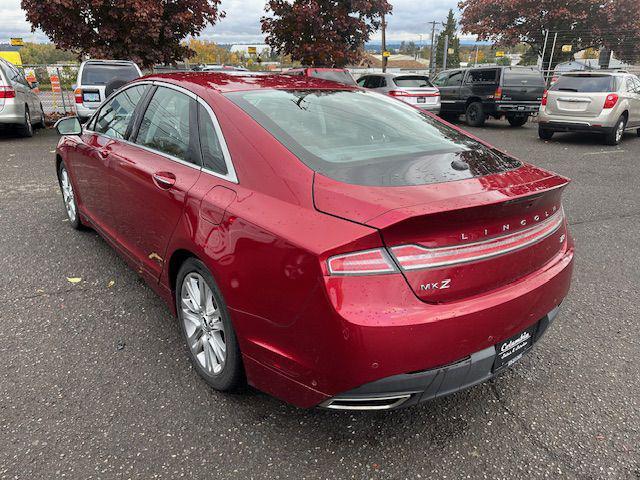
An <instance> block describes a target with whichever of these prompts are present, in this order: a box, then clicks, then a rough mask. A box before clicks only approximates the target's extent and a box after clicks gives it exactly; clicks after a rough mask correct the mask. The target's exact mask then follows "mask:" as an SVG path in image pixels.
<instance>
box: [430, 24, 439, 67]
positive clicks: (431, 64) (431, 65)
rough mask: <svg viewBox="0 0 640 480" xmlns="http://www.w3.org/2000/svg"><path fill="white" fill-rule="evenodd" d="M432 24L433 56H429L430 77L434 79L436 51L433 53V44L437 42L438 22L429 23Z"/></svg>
mask: <svg viewBox="0 0 640 480" xmlns="http://www.w3.org/2000/svg"><path fill="white" fill-rule="evenodd" d="M427 23H430V24H431V54H430V55H429V76H431V77H433V73H434V65H433V63H434V58H435V55H434V53H435V52H434V51H433V44H434V41H435V37H436V25H437V24H438V22H435V21H433V22H427Z"/></svg>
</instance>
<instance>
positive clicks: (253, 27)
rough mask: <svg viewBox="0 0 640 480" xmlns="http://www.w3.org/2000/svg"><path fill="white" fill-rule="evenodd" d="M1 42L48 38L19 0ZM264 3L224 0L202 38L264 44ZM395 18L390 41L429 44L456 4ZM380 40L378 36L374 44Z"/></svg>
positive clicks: (9, 0)
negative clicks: (220, 12)
mask: <svg viewBox="0 0 640 480" xmlns="http://www.w3.org/2000/svg"><path fill="white" fill-rule="evenodd" d="M1 3H2V6H0V18H2V23H1V24H0V41H2V40H5V41H6V40H8V39H9V38H10V37H23V38H24V39H25V40H27V41H38V42H45V41H47V37H46V36H45V35H44V34H43V33H42V32H39V31H37V32H36V33H35V34H34V33H31V26H30V25H29V23H28V22H27V21H26V19H25V16H24V12H23V11H22V10H21V9H20V0H1ZM265 3H266V2H265V0H222V5H221V6H222V10H224V11H225V12H226V14H227V15H226V17H225V18H223V19H222V20H221V21H220V22H218V23H217V24H216V25H215V26H213V27H211V26H209V27H207V28H205V29H204V30H203V32H202V34H201V38H204V39H207V40H214V41H216V42H218V43H243V42H262V41H263V39H264V36H263V35H262V32H261V31H260V17H262V15H264V6H265ZM392 3H393V15H391V16H389V17H388V20H387V38H388V39H389V41H394V40H414V41H417V40H418V38H419V36H420V35H422V36H423V41H424V42H425V43H427V42H428V41H429V38H430V35H431V26H430V25H429V24H428V23H427V22H430V21H431V20H435V21H438V22H442V21H444V20H445V19H446V17H447V13H448V11H449V9H450V8H452V9H453V10H454V11H455V12H457V0H430V1H429V2H428V5H427V3H426V2H416V1H415V0H393V2H392ZM379 39H380V32H377V33H376V34H375V35H374V36H373V37H372V40H373V41H376V40H379Z"/></svg>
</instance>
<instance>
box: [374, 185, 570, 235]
mask: <svg viewBox="0 0 640 480" xmlns="http://www.w3.org/2000/svg"><path fill="white" fill-rule="evenodd" d="M551 182H553V183H555V184H554V185H549V184H550V183H551ZM570 182H571V180H570V179H568V178H566V177H563V176H561V175H556V174H552V175H550V176H549V177H545V178H542V179H538V180H535V181H533V182H530V183H524V184H519V185H514V186H512V187H508V188H501V189H496V190H489V191H485V192H479V193H471V194H468V195H463V196H460V197H458V198H456V199H453V200H452V199H445V200H436V201H433V202H428V203H420V204H415V205H407V206H403V207H398V208H394V209H391V210H387V211H386V212H384V213H382V214H380V215H377V216H375V217H372V218H370V219H368V220H366V221H364V222H363V223H364V224H365V225H368V226H371V227H374V228H377V229H384V228H387V227H389V226H391V225H394V224H396V223H398V222H401V221H404V220H408V219H409V218H412V217H416V216H422V215H433V214H436V213H442V212H455V211H458V210H466V209H468V208H475V207H485V206H490V205H497V204H501V203H507V202H511V203H516V202H517V201H518V200H523V199H526V198H530V197H535V196H539V195H542V194H544V193H548V192H552V191H554V190H561V189H564V188H565V187H566V186H567V185H568V184H569V183H570ZM541 183H542V184H546V185H547V186H545V187H542V185H540V184H541ZM536 185H538V187H537V188H536ZM541 187H542V188H541ZM522 189H525V190H526V191H521V192H516V190H522ZM452 201H456V203H458V205H455V206H452Z"/></svg>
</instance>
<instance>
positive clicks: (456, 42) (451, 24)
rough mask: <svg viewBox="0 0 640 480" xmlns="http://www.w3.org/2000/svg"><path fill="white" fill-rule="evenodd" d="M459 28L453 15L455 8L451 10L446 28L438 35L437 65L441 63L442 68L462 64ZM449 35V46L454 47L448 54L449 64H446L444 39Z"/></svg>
mask: <svg viewBox="0 0 640 480" xmlns="http://www.w3.org/2000/svg"><path fill="white" fill-rule="evenodd" d="M457 28H458V24H457V22H456V18H455V16H454V15H453V10H449V15H448V16H447V23H445V26H444V30H443V31H442V32H441V33H440V35H439V36H438V43H437V44H436V65H441V66H442V68H446V67H447V66H451V67H459V66H460V39H459V38H458V36H457V35H456V29H457ZM447 35H448V36H449V48H450V49H453V53H448V54H447V65H444V41H445V37H447Z"/></svg>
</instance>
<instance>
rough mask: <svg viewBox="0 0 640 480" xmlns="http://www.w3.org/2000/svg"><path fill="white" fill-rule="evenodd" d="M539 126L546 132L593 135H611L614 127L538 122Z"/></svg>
mask: <svg viewBox="0 0 640 480" xmlns="http://www.w3.org/2000/svg"><path fill="white" fill-rule="evenodd" d="M538 126H539V127H540V128H542V129H544V130H550V131H552V132H591V133H609V132H610V131H611V130H612V129H613V127H603V126H601V125H598V126H594V125H591V124H589V123H574V122H548V121H540V120H538Z"/></svg>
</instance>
